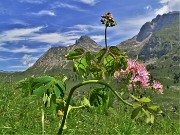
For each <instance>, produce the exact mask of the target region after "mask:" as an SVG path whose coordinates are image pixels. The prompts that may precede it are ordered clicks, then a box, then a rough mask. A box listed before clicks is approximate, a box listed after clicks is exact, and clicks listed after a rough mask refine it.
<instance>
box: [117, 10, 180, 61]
mask: <svg viewBox="0 0 180 135" xmlns="http://www.w3.org/2000/svg"><path fill="white" fill-rule="evenodd" d="M179 14H180V12H179V11H174V12H170V13H167V14H163V15H157V16H156V18H154V19H153V20H152V21H151V22H146V23H145V24H144V25H143V26H142V27H141V29H140V31H139V33H138V34H137V35H136V36H134V37H133V38H131V39H128V40H126V41H124V42H122V43H120V44H118V45H117V47H118V48H120V49H122V50H124V51H125V52H127V54H128V55H129V56H130V57H132V58H136V57H137V56H139V55H141V54H142V52H143V50H144V49H145V47H144V45H146V46H148V45H147V44H148V42H150V41H151V40H150V39H151V37H153V36H154V35H155V34H156V33H157V32H158V31H160V30H162V29H164V28H166V27H168V26H169V25H171V24H173V23H174V22H176V21H179ZM174 25H176V26H177V27H178V28H179V25H178V22H177V23H175V24H174ZM177 30H178V29H177ZM177 30H175V31H176V32H177ZM175 31H174V32H173V31H171V32H173V33H175ZM178 35H179V34H178Z"/></svg>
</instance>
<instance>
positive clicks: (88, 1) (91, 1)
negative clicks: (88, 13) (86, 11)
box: [75, 0, 99, 6]
mask: <svg viewBox="0 0 180 135" xmlns="http://www.w3.org/2000/svg"><path fill="white" fill-rule="evenodd" d="M75 1H78V2H82V3H84V4H88V5H91V6H94V5H95V4H96V3H98V2H99V0H75Z"/></svg>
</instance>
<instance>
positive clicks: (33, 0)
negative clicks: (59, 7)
mask: <svg viewBox="0 0 180 135" xmlns="http://www.w3.org/2000/svg"><path fill="white" fill-rule="evenodd" d="M19 2H22V3H24V2H26V3H31V4H42V3H43V2H45V0H19Z"/></svg>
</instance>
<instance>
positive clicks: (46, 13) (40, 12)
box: [32, 10, 56, 16]
mask: <svg viewBox="0 0 180 135" xmlns="http://www.w3.org/2000/svg"><path fill="white" fill-rule="evenodd" d="M32 14H33V15H37V16H46V15H48V16H56V14H55V13H54V12H53V11H51V10H41V11H39V12H37V13H32Z"/></svg>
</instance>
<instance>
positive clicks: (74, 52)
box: [65, 48, 85, 60]
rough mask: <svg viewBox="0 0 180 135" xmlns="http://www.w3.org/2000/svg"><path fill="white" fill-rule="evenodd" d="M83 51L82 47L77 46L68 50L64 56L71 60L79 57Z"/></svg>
mask: <svg viewBox="0 0 180 135" xmlns="http://www.w3.org/2000/svg"><path fill="white" fill-rule="evenodd" d="M84 52H85V51H84V50H83V49H82V48H77V49H75V50H72V51H70V52H69V53H68V54H67V55H66V56H65V57H66V58H67V59H68V60H73V59H75V58H79V57H80V56H81V55H82V54H83V53H84Z"/></svg>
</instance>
